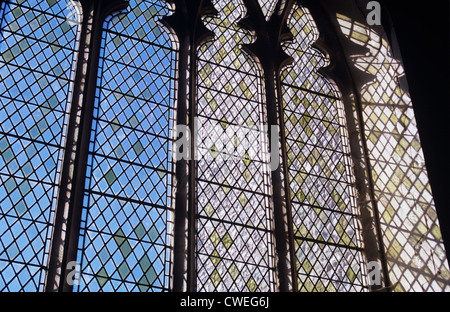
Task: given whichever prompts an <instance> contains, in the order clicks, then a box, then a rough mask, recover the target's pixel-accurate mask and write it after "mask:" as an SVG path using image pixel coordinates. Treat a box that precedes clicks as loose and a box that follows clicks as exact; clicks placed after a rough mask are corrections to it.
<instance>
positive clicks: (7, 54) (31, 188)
mask: <svg viewBox="0 0 450 312" xmlns="http://www.w3.org/2000/svg"><path fill="white" fill-rule="evenodd" d="M71 4H72V3H71V2H70V1H50V0H49V1H31V0H30V1H2V3H1V8H0V19H1V21H0V32H1V37H0V53H1V58H0V77H1V79H0V152H1V157H0V242H1V247H0V249H1V251H0V271H1V272H2V273H1V276H0V290H1V291H42V290H43V285H44V278H45V272H46V266H47V257H48V251H49V245H50V237H51V233H52V222H53V214H54V211H55V208H56V207H55V206H56V200H57V195H58V185H59V175H60V170H61V160H62V156H63V151H64V141H65V131H66V123H67V120H68V110H69V108H70V100H71V94H72V86H73V78H74V68H75V58H76V54H77V53H76V51H77V48H78V47H77V45H78V42H77V40H78V36H79V27H78V24H76V23H73V22H70V20H68V19H67V18H66V16H67V13H68V6H70V5H71ZM72 6H73V4H72ZM74 9H75V7H74Z"/></svg>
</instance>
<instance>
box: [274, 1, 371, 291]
mask: <svg viewBox="0 0 450 312" xmlns="http://www.w3.org/2000/svg"><path fill="white" fill-rule="evenodd" d="M289 27H290V30H291V32H292V33H293V35H294V41H293V42H292V43H290V44H289V45H286V47H285V51H286V53H288V54H289V55H291V56H293V57H294V64H293V65H292V66H290V67H287V68H286V69H285V70H283V71H282V74H281V76H282V96H283V106H284V122H285V127H286V150H287V162H288V168H289V184H290V189H291V201H292V207H291V208H292V216H293V223H294V235H295V253H296V262H297V272H298V284H299V289H298V290H299V291H360V290H364V284H365V281H364V275H363V270H362V258H361V252H360V250H361V249H360V238H359V230H358V228H357V226H356V218H357V210H356V200H355V197H354V190H353V188H352V186H351V183H352V177H351V166H350V161H351V159H350V155H349V146H348V138H347V133H346V128H345V124H346V123H345V118H344V112H343V108H342V102H341V101H340V100H339V94H338V92H337V89H336V88H335V87H334V85H333V84H332V83H331V82H330V81H328V80H327V79H325V78H324V77H323V76H321V75H320V74H318V69H319V68H321V67H324V66H326V65H327V60H326V59H325V57H324V55H322V54H321V53H320V52H319V51H318V50H316V49H314V48H312V47H311V45H312V43H313V42H314V41H316V40H317V39H318V35H319V34H318V31H317V28H316V26H315V23H314V21H313V20H312V18H311V16H310V14H309V12H308V11H307V9H304V8H301V7H299V6H297V5H294V8H293V10H292V13H291V16H290V18H289Z"/></svg>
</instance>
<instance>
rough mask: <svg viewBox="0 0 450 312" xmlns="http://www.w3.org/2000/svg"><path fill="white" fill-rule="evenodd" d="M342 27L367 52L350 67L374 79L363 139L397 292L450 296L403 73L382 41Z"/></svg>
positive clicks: (347, 22) (369, 32) (353, 26)
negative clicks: (364, 139) (403, 81)
mask: <svg viewBox="0 0 450 312" xmlns="http://www.w3.org/2000/svg"><path fill="white" fill-rule="evenodd" d="M337 20H338V23H339V25H340V28H341V31H342V33H343V34H344V35H345V36H346V37H347V38H348V39H350V40H351V41H352V42H353V44H357V45H360V46H363V47H365V48H366V49H367V50H368V51H369V52H368V53H367V54H366V55H355V56H353V57H352V61H353V63H354V66H355V67H356V68H357V69H359V70H361V71H363V72H365V73H367V74H371V75H372V76H373V77H374V79H373V80H372V81H370V82H368V83H366V84H365V85H363V86H362V87H361V97H362V115H363V116H362V117H363V122H364V129H362V130H361V132H362V133H363V135H365V137H366V141H367V149H368V152H369V159H370V164H371V167H372V177H373V180H374V184H375V185H374V189H375V194H376V197H377V199H378V211H379V217H380V226H381V230H382V232H383V244H384V246H385V247H384V248H385V250H386V257H387V265H388V268H389V278H390V280H391V283H392V284H393V285H394V287H393V289H394V290H395V291H410V290H413V291H420V292H422V291H442V290H446V291H448V290H449V286H448V285H449V281H450V271H449V267H448V264H447V259H446V255H445V249H444V245H443V242H442V236H441V231H440V228H439V221H438V219H437V214H436V209H435V206H434V201H433V196H432V193H431V188H430V185H429V181H428V174H427V169H426V167H425V160H424V155H423V152H422V148H421V143H420V138H419V133H418V129H417V125H416V120H415V117H414V111H413V107H412V102H411V98H410V97H409V94H408V92H407V91H406V90H405V89H404V88H403V86H402V85H401V84H400V83H399V77H401V76H403V75H404V71H403V68H402V66H401V64H400V62H399V61H398V60H396V59H395V58H394V57H393V55H392V51H391V47H390V45H389V43H388V40H387V38H385V36H384V35H379V34H378V33H377V32H375V31H374V30H373V29H370V28H368V27H367V26H366V25H363V24H360V23H358V22H356V21H353V20H352V19H350V18H348V17H346V16H343V15H338V16H337ZM411 268H414V269H411Z"/></svg>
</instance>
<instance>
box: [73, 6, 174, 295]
mask: <svg viewBox="0 0 450 312" xmlns="http://www.w3.org/2000/svg"><path fill="white" fill-rule="evenodd" d="M167 14H169V10H168V9H167V7H166V6H165V4H164V2H163V1H130V3H129V7H128V9H127V10H126V12H122V13H120V14H117V15H114V16H112V17H110V18H109V19H108V20H107V22H105V24H104V33H103V42H102V54H101V60H100V64H101V67H100V69H99V80H98V85H97V98H96V102H95V113H94V122H93V126H92V133H91V139H92V144H91V150H90V156H89V161H88V166H89V168H88V177H87V180H86V183H85V185H86V189H85V194H84V196H85V199H84V203H85V207H84V212H83V216H84V217H83V220H82V229H81V235H80V241H79V252H78V262H80V263H81V284H80V285H79V286H78V287H76V289H75V290H77V291H97V290H103V291H166V290H168V287H169V269H170V264H171V254H170V235H171V231H170V229H169V225H170V220H171V215H170V211H169V208H170V207H171V200H172V197H171V186H172V173H173V170H174V168H173V165H172V160H171V156H170V155H171V154H170V151H171V147H172V133H171V128H172V118H173V108H174V101H173V86H174V85H173V78H172V77H174V76H175V75H174V61H175V51H174V50H173V49H172V43H171V40H170V38H169V36H168V33H167V30H166V29H164V28H163V27H162V26H161V25H160V24H159V23H158V20H159V19H160V18H161V17H162V16H164V15H167Z"/></svg>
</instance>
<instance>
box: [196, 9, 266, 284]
mask: <svg viewBox="0 0 450 312" xmlns="http://www.w3.org/2000/svg"><path fill="white" fill-rule="evenodd" d="M213 2H214V5H215V7H216V9H217V10H218V11H219V12H220V14H219V16H218V17H216V18H206V19H205V23H206V26H207V27H208V28H209V29H211V30H212V31H214V33H215V39H214V41H212V42H208V43H205V44H203V45H202V46H201V47H200V49H199V51H198V58H199V61H198V75H197V85H198V89H197V92H198V104H197V114H198V122H199V124H200V126H199V131H198V136H197V140H198V144H199V153H200V156H199V160H198V162H197V179H196V181H197V182H196V188H197V213H198V217H197V237H196V238H197V240H196V242H197V246H196V253H197V272H198V276H197V290H199V291H270V290H273V288H274V286H273V269H274V265H273V259H272V256H273V251H272V240H271V235H272V233H271V230H272V226H271V215H270V211H269V195H270V192H269V190H268V181H269V178H270V177H269V169H268V163H267V159H268V155H267V154H268V153H267V149H268V144H267V142H266V139H265V135H266V134H265V133H266V132H265V131H264V129H262V127H261V125H262V124H263V122H264V115H265V112H264V109H263V102H262V98H263V92H262V86H261V83H262V82H261V81H262V78H261V73H260V71H259V70H258V66H257V65H256V64H255V62H254V61H253V60H252V59H251V58H250V57H249V56H248V55H247V54H245V53H244V52H242V50H241V46H240V45H241V44H243V43H249V42H250V40H251V39H252V37H251V35H250V33H249V32H247V31H244V30H242V29H240V28H238V27H237V26H236V23H237V22H238V20H239V19H240V18H241V17H243V14H244V10H243V6H242V4H241V2H240V1H213Z"/></svg>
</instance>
